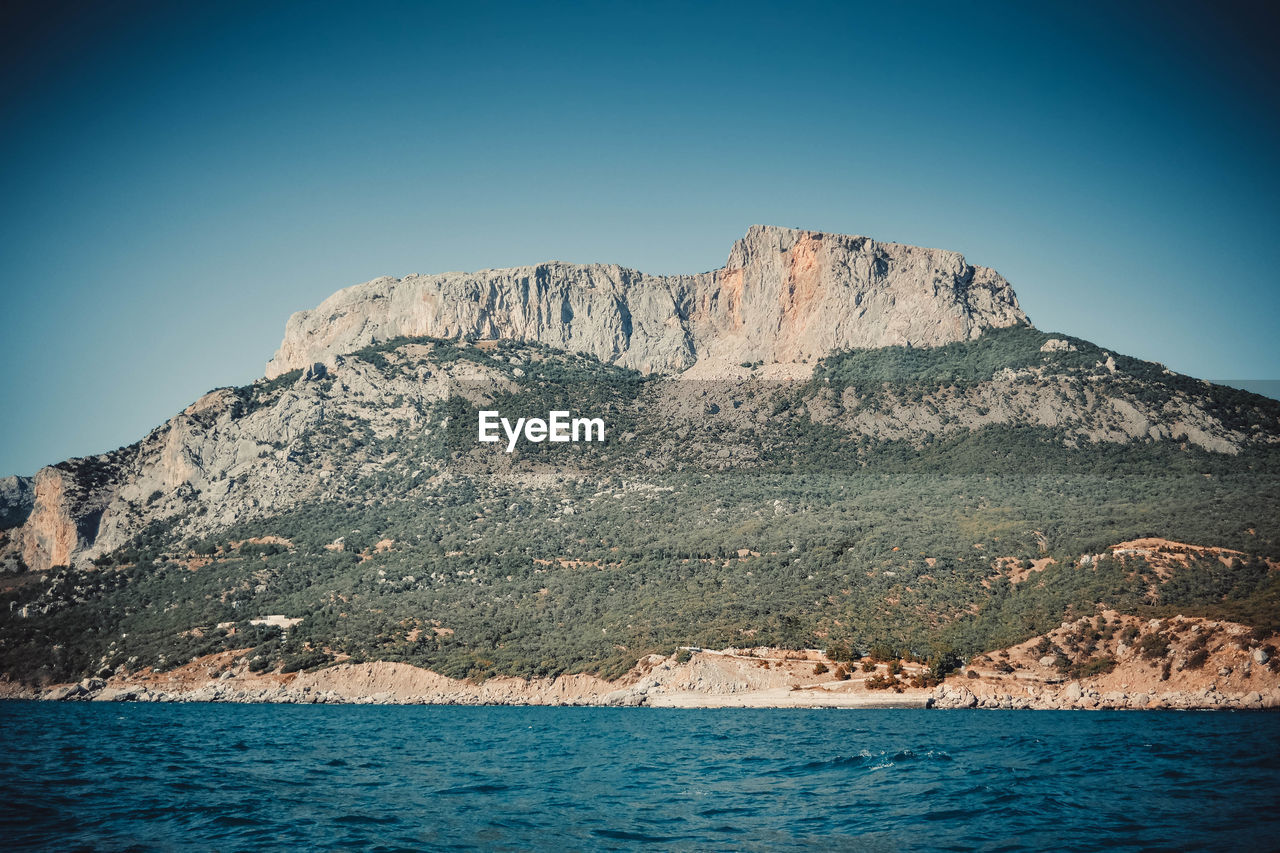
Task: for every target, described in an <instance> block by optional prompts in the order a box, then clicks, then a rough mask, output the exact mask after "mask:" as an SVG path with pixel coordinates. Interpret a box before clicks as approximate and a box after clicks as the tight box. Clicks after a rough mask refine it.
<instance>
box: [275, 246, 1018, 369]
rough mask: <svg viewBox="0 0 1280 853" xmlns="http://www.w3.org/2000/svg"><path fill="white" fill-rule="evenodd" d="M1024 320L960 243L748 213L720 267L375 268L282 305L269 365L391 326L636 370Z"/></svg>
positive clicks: (825, 350)
mask: <svg viewBox="0 0 1280 853" xmlns="http://www.w3.org/2000/svg"><path fill="white" fill-rule="evenodd" d="M1020 324H1029V321H1028V319H1027V317H1026V314H1025V313H1023V311H1022V309H1021V308H1020V307H1019V305H1018V300H1017V296H1016V295H1015V294H1014V292H1013V288H1012V286H1011V285H1010V284H1009V283H1008V282H1007V281H1006V280H1005V279H1004V278H1003V277H1002V276H1000V274H999V273H997V272H995V270H992V269H989V268H987V267H981V266H973V265H971V264H968V263H967V262H966V261H965V259H964V257H963V256H962V255H960V254H959V253H956V252H951V251H947V250H943V249H926V248H921V247H917V246H909V245H906V244H901V243H882V242H878V241H876V240H873V239H871V238H869V237H862V236H856V235H841V234H830V233H825V232H819V231H805V230H799V229H791V228H779V227H776V226H763V225H753V226H751V228H750V229H748V231H747V233H746V234H745V235H744V236H743V237H742V238H740V239H739V240H737V241H736V242H735V243H734V245H733V247H732V249H731V250H730V252H729V256H728V259H727V261H726V263H725V265H724V266H723V267H721V268H720V269H718V270H712V271H710V272H704V273H698V274H694V275H669V276H658V275H649V274H647V273H643V272H640V271H638V270H632V269H628V268H625V267H620V266H617V265H609V264H568V263H563V262H559V261H551V262H547V263H543V264H537V265H533V266H522V267H512V268H508V269H496V270H495V269H488V270H480V271H477V272H471V273H456V272H455V273H442V274H439V275H429V276H419V275H410V276H406V277H405V278H402V279H396V278H391V277H383V278H378V279H374V280H372V281H369V282H366V283H364V284H358V285H354V286H352V287H348V288H344V289H342V290H339V291H338V292H336V293H334V294H333V295H332V296H330V297H329V298H328V299H326V300H324V301H323V302H321V303H320V305H319V306H317V307H316V308H314V309H311V310H305V311H299V312H297V313H295V314H294V315H293V316H291V317H290V318H289V321H288V323H287V324H286V331H285V336H284V339H283V340H282V341H281V344H280V347H279V349H278V350H277V352H276V354H275V356H274V357H273V358H272V359H271V360H270V361H269V362H268V363H267V367H266V371H265V375H266V376H267V378H274V377H275V376H279V375H280V374H282V373H286V372H288V371H290V370H295V369H300V368H303V367H306V366H308V365H310V364H313V363H324V364H327V365H329V366H332V364H333V358H334V357H335V356H338V355H342V354H344V353H348V352H354V351H356V350H358V349H361V348H362V347H365V346H368V345H370V344H376V343H380V342H382V341H384V340H387V339H390V338H396V337H439V338H469V339H477V338H480V339H499V338H500V339H512V340H526V341H537V342H540V343H544V344H547V345H549V346H553V347H556V348H558V349H562V350H565V351H568V352H583V353H589V354H591V355H593V356H595V357H596V358H599V359H600V360H601V361H603V362H606V363H611V364H618V365H619V366H622V367H629V368H633V369H636V370H639V371H641V372H642V373H663V374H674V373H681V372H684V371H687V370H689V369H690V368H692V367H694V366H698V365H700V366H701V367H702V368H703V369H702V370H701V371H700V374H699V375H700V376H701V377H702V378H717V377H719V376H721V375H723V371H724V369H725V368H727V367H729V366H731V365H734V364H738V363H741V362H757V361H763V362H765V363H783V364H788V363H790V364H804V363H811V362H812V361H814V360H816V359H817V358H821V357H822V356H825V355H827V354H829V353H831V352H834V351H836V350H840V349H850V348H857V347H869V346H888V345H894V344H910V345H913V346H936V345H939V344H942V343H948V342H951V341H956V340H966V339H970V338H973V337H976V336H977V335H978V334H981V332H982V331H983V330H985V329H987V328H1000V327H1006V326H1011V325H1020Z"/></svg>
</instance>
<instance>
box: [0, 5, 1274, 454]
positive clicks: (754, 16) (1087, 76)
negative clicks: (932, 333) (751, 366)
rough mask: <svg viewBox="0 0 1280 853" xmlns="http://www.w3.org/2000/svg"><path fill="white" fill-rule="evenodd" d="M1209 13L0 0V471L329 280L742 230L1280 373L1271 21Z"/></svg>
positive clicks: (641, 262)
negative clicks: (928, 270) (846, 245)
mask: <svg viewBox="0 0 1280 853" xmlns="http://www.w3.org/2000/svg"><path fill="white" fill-rule="evenodd" d="M1209 5H1210V4H1205V9H1206V10H1207V9H1208V7H1209ZM882 7H888V8H882ZM1115 7H1123V8H1115ZM1223 8H1224V9H1226V11H1223V10H1222V9H1219V10H1217V11H1212V12H1210V11H1205V10H1199V9H1197V8H1196V7H1194V6H1191V5H1179V4H1177V3H1174V4H1168V3H1151V4H1148V5H1143V4H1111V3H1098V4H1091V3H1079V2H1071V3H1064V4H1062V5H1061V6H1060V7H1058V8H1056V9H1053V8H1049V7H1048V6H1045V5H1043V4H1039V3H1018V4H1014V3H1010V4H1007V5H1005V4H994V3H993V4H985V3H961V2H957V3H946V4H938V5H932V4H929V3H891V4H874V5H872V4H865V5H863V4H851V3H835V4H829V5H828V4H796V3H786V4H783V3H778V4H753V3H727V4H723V5H715V4H702V5H696V6H690V5H686V4H665V3H660V2H644V3H641V2H632V3H605V4H596V3H592V4H587V3H583V4H581V5H578V4H568V3H557V4H548V5H545V6H539V5H532V4H523V3H518V4H510V5H507V4H497V3H494V4H485V3H456V2H453V3H448V4H428V3H376V2H374V3H360V4H356V3H351V4H324V3H297V4H291V3H264V2H252V3H238V2H218V3H205V4H201V5H190V6H187V5H184V4H182V3H177V2H168V3H156V4H145V3H132V4H128V3H126V4H88V3H58V2H54V3H52V4H51V3H48V2H42V3H38V4H32V5H30V6H29V7H28V8H26V9H25V10H24V9H21V8H17V9H15V8H13V7H12V5H11V7H10V8H9V9H8V10H7V11H5V12H3V13H0V15H2V16H3V17H0V33H2V34H3V35H0V40H2V41H3V42H4V44H3V51H0V68H2V69H3V71H2V73H0V194H2V195H0V197H2V198H3V199H4V201H3V208H2V210H3V214H2V215H3V230H2V231H0V234H2V235H3V236H2V237H0V282H2V284H0V287H2V288H3V296H2V300H3V301H2V302H0V306H2V310H0V334H3V342H4V348H5V360H6V369H5V370H4V371H3V379H2V380H0V474H6V473H33V472H34V471H35V469H36V468H38V467H39V466H41V465H44V464H49V463H52V462H55V461H58V460H61V459H63V458H66V457H69V456H74V455H84V454H88V453H95V452H101V451H104V450H109V449H111V448H114V447H117V446H120V445H123V444H128V443H130V442H132V441H134V440H137V439H138V438H140V437H141V436H142V435H144V434H145V433H146V432H147V431H148V430H150V429H151V428H153V427H155V426H157V425H159V424H160V423H161V422H162V421H163V420H164V419H165V418H167V417H168V416H170V415H172V414H173V413H175V412H176V411H178V410H179V409H180V408H182V407H183V406H184V405H186V404H187V403H189V402H190V401H192V400H194V399H195V398H196V397H198V396H199V395H200V394H202V393H203V392H204V391H206V390H208V389H210V388H213V387H216V386H221V385H230V384H241V383H245V382H248V381H250V380H252V379H254V378H255V377H257V376H259V375H260V374H261V372H262V366H263V364H264V363H265V361H266V360H267V359H268V358H269V357H270V356H271V354H272V352H273V351H274V349H275V346H276V344H277V343H278V341H279V338H280V335H281V332H282V330H283V327H284V322H285V320H286V318H287V317H288V315H289V314H290V313H291V312H293V311H295V310H298V309H301V308H308V307H311V306H313V305H315V304H316V303H318V302H319V301H320V300H322V299H323V298H324V297H326V296H327V295H329V294H330V293H331V292H332V291H334V290H336V289H338V288H340V287H344V286H347V285H350V284H355V283H357V282H361V281H365V280H368V279H371V278H374V277H376V276H380V275H396V276H399V275H404V274H406V273H410V272H421V273H430V272H441V271H445V270H461V269H477V268H482V267H499V266H509V265H515V264H524V263H534V262H538V261H542V260H547V259H552V258H555V259H561V260H567V261H579V262H588V261H608V262H615V263H620V264H623V265H627V266H632V267H637V268H640V269H644V270H647V271H652V272H696V271H701V270H707V269H713V268H715V267H718V266H720V265H721V264H722V263H723V262H724V258H725V256H726V255H727V253H728V250H729V247H730V245H731V243H732V241H733V240H734V239H735V238H736V237H738V236H739V235H741V234H742V233H743V232H744V231H745V230H746V228H747V226H748V225H751V224H752V223H768V224H778V225H787V226H798V227H804V228H814V229H823V230H829V231H836V232H843V233H860V234H868V235H871V236H873V237H876V238H878V239H882V240H892V241H898V242H906V243H914V244H919V245H926V246H940V247H945V248H950V249H955V250H958V251H960V252H963V253H964V254H965V255H966V256H967V257H968V258H969V260H970V261H972V262H974V263H978V264H985V265H989V266H993V267H995V268H996V269H998V270H1000V271H1001V272H1002V273H1003V274H1004V275H1005V276H1006V277H1007V278H1009V280H1010V281H1012V282H1013V284H1014V287H1015V288H1016V290H1017V292H1018V294H1019V297H1020V298H1021V300H1022V303H1023V306H1024V308H1026V310H1027V311H1028V313H1029V314H1030V315H1031V317H1032V320H1033V321H1034V322H1035V323H1036V324H1037V325H1038V326H1040V327H1041V328H1045V329H1052V330H1060V331H1066V332H1070V333H1072V334H1076V335H1079V336H1082V337H1085V338H1088V339H1091V340H1095V341H1097V342H1098V343H1100V344H1103V345H1105V346H1109V347H1113V348H1115V349H1117V350H1120V351H1123V352H1128V353H1130V354H1133V355H1137V356H1140V357H1143V358H1149V359H1153V360H1157V361H1162V362H1164V363H1166V364H1167V365H1169V366H1170V367H1171V368H1173V369H1175V370H1179V371H1182V372H1185V373H1191V374H1194V375H1198V376H1202V377H1208V378H1273V379H1274V378H1280V346H1278V345H1277V341H1276V326H1277V322H1276V321H1277V318H1278V317H1280V281H1278V280H1277V279H1278V276H1277V257H1276V247H1277V235H1278V234H1280V205H1278V203H1277V201H1278V199H1280V175H1278V172H1277V163H1276V152H1277V151H1280V109H1278V107H1280V94H1278V93H1280V85H1278V84H1280V73H1278V65H1277V63H1278V60H1277V55H1276V52H1275V51H1274V49H1273V45H1274V44H1275V41H1276V38H1277V36H1278V35H1280V30H1278V29H1277V26H1276V22H1275V20H1274V19H1271V18H1270V17H1268V14H1267V13H1266V12H1265V10H1266V9H1267V5H1266V4H1263V3H1244V4H1235V5H1232V4H1228V5H1227V6H1226V7H1223Z"/></svg>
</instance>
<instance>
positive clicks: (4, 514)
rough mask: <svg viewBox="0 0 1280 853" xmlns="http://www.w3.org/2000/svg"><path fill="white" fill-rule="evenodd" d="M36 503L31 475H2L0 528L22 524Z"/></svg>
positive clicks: (0, 482)
mask: <svg viewBox="0 0 1280 853" xmlns="http://www.w3.org/2000/svg"><path fill="white" fill-rule="evenodd" d="M34 505H35V488H34V483H33V479H32V478H31V477H0V530H7V529H9V528H11V527H17V526H19V525H20V524H22V523H23V522H24V521H26V520H27V516H28V515H30V514H31V508H32V506H34Z"/></svg>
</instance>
